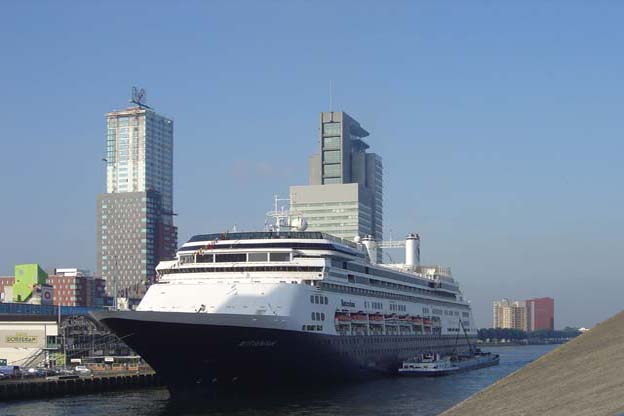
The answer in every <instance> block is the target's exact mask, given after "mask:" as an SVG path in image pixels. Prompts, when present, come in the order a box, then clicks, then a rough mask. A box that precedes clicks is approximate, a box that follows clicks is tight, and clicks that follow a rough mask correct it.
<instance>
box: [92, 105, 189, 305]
mask: <svg viewBox="0 0 624 416" xmlns="http://www.w3.org/2000/svg"><path fill="white" fill-rule="evenodd" d="M106 123H107V135H106V159H105V161H106V193H105V194H101V195H99V196H98V199H97V258H98V274H99V275H100V276H102V277H103V278H104V279H105V280H106V291H107V293H108V294H109V295H112V294H113V291H114V289H116V291H117V294H118V296H123V297H140V296H141V295H142V294H143V293H144V290H145V284H148V283H149V282H151V280H152V279H153V278H154V276H155V274H156V272H155V268H156V265H157V264H158V261H160V260H162V259H168V258H173V257H174V256H175V250H176V246H177V228H176V227H175V226H174V225H173V217H172V215H173V121H172V120H170V119H168V118H166V117H163V116H161V115H159V114H157V113H156V112H154V111H153V110H152V109H150V108H149V107H147V106H145V105H144V104H142V103H140V102H138V103H137V105H136V106H135V107H131V108H128V109H125V110H121V111H113V112H110V113H108V114H106Z"/></svg>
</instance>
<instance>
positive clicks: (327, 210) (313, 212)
mask: <svg viewBox="0 0 624 416" xmlns="http://www.w3.org/2000/svg"><path fill="white" fill-rule="evenodd" d="M368 135H369V133H368V132H367V131H366V130H365V129H364V128H363V127H362V126H361V125H360V123H358V122H357V121H356V120H354V119H353V118H351V117H350V116H349V115H348V114H347V113H345V112H342V111H334V112H323V113H321V117H320V128H319V153H318V154H315V155H313V156H312V157H311V158H310V166H309V174H310V184H309V185H303V186H291V187H290V204H291V205H290V209H291V211H295V212H298V213H301V214H302V215H303V216H304V217H305V218H306V220H307V221H308V229H309V230H310V231H323V232H327V233H329V234H333V235H335V236H337V237H342V238H346V239H350V240H352V239H353V238H355V237H356V236H360V237H364V236H368V235H370V236H372V237H373V238H374V239H376V240H381V239H382V237H383V231H382V227H383V164H382V161H381V157H380V156H379V155H377V154H375V153H369V152H367V149H368V148H369V145H368V144H367V143H366V142H365V141H364V138H365V137H367V136H368ZM379 255H381V251H379Z"/></svg>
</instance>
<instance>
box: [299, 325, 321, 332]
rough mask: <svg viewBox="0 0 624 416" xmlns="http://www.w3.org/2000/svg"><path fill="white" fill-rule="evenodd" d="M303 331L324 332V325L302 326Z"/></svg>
mask: <svg viewBox="0 0 624 416" xmlns="http://www.w3.org/2000/svg"><path fill="white" fill-rule="evenodd" d="M301 330H302V331H322V330H323V325H302V326H301Z"/></svg>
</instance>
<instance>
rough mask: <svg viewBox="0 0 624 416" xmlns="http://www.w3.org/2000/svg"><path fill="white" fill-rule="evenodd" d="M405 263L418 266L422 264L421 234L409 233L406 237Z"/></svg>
mask: <svg viewBox="0 0 624 416" xmlns="http://www.w3.org/2000/svg"><path fill="white" fill-rule="evenodd" d="M405 264H406V265H408V266H410V267H416V266H418V265H419V264H420V236H419V235H418V234H408V235H407V237H405Z"/></svg>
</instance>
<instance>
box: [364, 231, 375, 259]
mask: <svg viewBox="0 0 624 416" xmlns="http://www.w3.org/2000/svg"><path fill="white" fill-rule="evenodd" d="M362 244H364V247H366V251H367V252H368V257H369V259H370V262H371V263H373V264H377V241H375V239H374V238H373V237H372V236H370V235H367V236H366V237H364V238H362Z"/></svg>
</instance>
